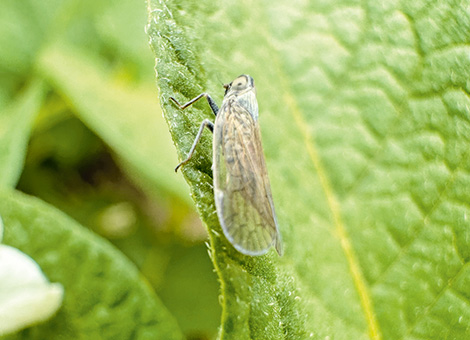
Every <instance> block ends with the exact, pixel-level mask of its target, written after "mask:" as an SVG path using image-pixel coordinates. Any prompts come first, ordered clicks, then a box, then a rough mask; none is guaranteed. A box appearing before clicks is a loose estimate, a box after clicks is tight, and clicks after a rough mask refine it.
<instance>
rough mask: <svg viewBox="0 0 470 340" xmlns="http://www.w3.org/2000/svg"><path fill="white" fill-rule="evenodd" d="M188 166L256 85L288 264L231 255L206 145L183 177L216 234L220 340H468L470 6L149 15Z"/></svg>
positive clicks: (180, 4)
mask: <svg viewBox="0 0 470 340" xmlns="http://www.w3.org/2000/svg"><path fill="white" fill-rule="evenodd" d="M148 3H149V25H148V28H147V31H148V33H149V36H150V43H151V46H152V48H153V49H154V52H155V54H156V56H157V73H158V85H159V88H160V101H161V104H162V105H163V109H164V115H165V118H166V119H167V122H168V124H169V127H170V132H171V134H172V138H173V140H174V142H175V144H176V147H177V150H178V153H179V156H180V158H183V157H185V156H186V154H187V152H188V150H189V148H190V146H191V144H192V142H193V139H194V137H195V134H196V132H197V129H198V126H199V124H200V122H201V121H202V120H203V119H204V118H210V119H213V118H214V117H213V116H212V115H211V113H210V110H209V107H208V105H207V103H203V102H201V103H198V104H196V105H194V106H193V107H191V108H188V109H187V110H185V111H184V112H181V111H179V110H177V109H176V108H175V106H174V105H172V104H171V103H170V102H169V100H168V97H169V96H175V97H176V98H177V99H178V100H179V101H180V102H185V101H187V100H189V99H191V98H193V97H195V96H196V95H198V94H200V93H201V92H208V93H210V94H211V95H213V97H214V98H215V99H216V101H218V102H219V104H220V103H221V100H222V96H223V89H222V88H221V86H220V82H230V81H231V80H232V79H234V78H235V77H236V76H238V75H239V74H242V73H248V74H250V75H251V76H253V77H254V79H255V82H256V84H257V93H258V101H259V106H260V125H261V129H262V135H263V144H264V148H265V154H266V159H267V163H268V169H269V174H270V178H271V184H272V189H273V196H274V201H275V205H276V208H277V211H278V219H279V223H280V227H281V233H282V236H283V239H284V243H285V256H284V257H283V258H277V257H276V256H275V255H273V251H271V252H270V253H269V254H268V255H267V256H264V257H260V258H249V257H244V256H242V255H240V254H238V253H237V252H236V251H235V250H233V248H232V247H231V246H230V245H229V244H228V242H227V241H226V239H225V237H224V236H223V234H222V232H221V229H220V227H219V225H218V221H217V217H216V214H215V207H214V204H213V194H212V173H211V168H210V167H211V136H210V134H209V133H204V137H203V140H202V143H200V144H199V145H198V148H197V151H196V153H195V155H194V157H193V159H192V161H191V162H190V163H188V164H187V165H185V167H184V169H183V174H184V176H185V178H186V180H187V182H188V183H189V185H190V187H191V191H192V195H193V197H194V199H195V202H196V206H197V207H198V210H199V212H200V214H201V216H202V219H203V220H204V222H205V223H206V224H207V225H208V228H209V230H210V235H211V252H212V259H213V262H214V265H215V267H216V270H217V272H218V275H219V277H220V281H221V289H222V301H223V314H222V328H221V332H220V338H221V339H279V338H285V339H299V338H301V339H303V338H306V337H308V336H312V337H315V338H318V339H324V338H331V339H374V340H377V339H410V340H411V339H444V338H446V339H466V338H469V337H470V326H469V325H470V285H469V284H468V283H469V282H470V271H469V266H468V262H469V259H470V252H469V250H468V249H470V228H468V216H470V199H469V195H468V188H470V176H469V173H470V161H469V160H470V157H469V156H470V112H469V111H470V109H469V108H470V96H469V92H470V82H469V81H468V79H470V58H469V57H468V56H469V55H470V14H469V13H470V12H469V11H468V5H467V4H466V3H465V2H464V1H458V0H457V1H450V0H449V1H440V2H425V1H420V0H418V1H413V2H402V3H396V2H380V1H379V2H377V1H370V2H357V1H352V0H351V1H348V0H346V1H341V3H338V2H309V1H307V2H301V1H297V2H288V3H287V2H285V1H269V2H268V1H257V2H252V1H237V2H231V1H222V2H216V3H214V2H211V1H198V2H193V1H163V0H160V1H159V0H149V2H148Z"/></svg>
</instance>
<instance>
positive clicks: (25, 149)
mask: <svg viewBox="0 0 470 340" xmlns="http://www.w3.org/2000/svg"><path fill="white" fill-rule="evenodd" d="M1 7H2V10H1V11H0V46H2V48H1V49H0V112H1V113H0V175H1V176H0V186H1V187H5V188H15V187H16V188H17V189H19V190H21V191H23V192H25V193H28V194H30V195H34V196H36V197H39V198H41V199H43V200H44V201H46V202H48V203H50V204H52V205H53V206H55V207H58V208H59V209H61V210H62V211H64V212H66V213H67V214H68V215H69V216H71V217H73V218H74V219H76V220H77V221H79V222H80V223H81V224H82V225H84V226H87V227H89V228H90V229H91V230H93V231H94V232H95V233H97V234H99V235H101V236H103V237H106V238H108V239H109V240H110V241H111V242H112V243H113V244H114V245H116V246H117V247H118V248H119V249H120V250H121V251H122V252H123V253H124V254H125V255H127V256H128V257H129V258H130V259H131V260H132V261H133V262H134V263H135V264H136V265H137V266H138V267H139V268H140V270H141V271H142V273H143V274H144V276H145V277H146V278H147V279H148V280H149V281H150V283H151V284H152V286H153V288H154V289H155V291H156V292H157V294H158V295H159V297H160V298H161V299H162V301H163V302H164V304H165V305H166V307H167V308H168V309H169V310H170V312H171V313H172V314H173V315H174V316H175V317H176V319H177V320H178V323H179V326H180V327H181V329H182V331H183V332H184V333H185V334H186V335H187V336H188V337H190V338H194V339H199V338H201V339H210V338H212V337H214V336H215V333H216V330H217V326H218V324H219V319H220V307H219V304H218V284H217V281H216V275H215V274H214V273H213V270H212V265H211V263H210V259H209V257H208V256H207V252H206V245H205V244H204V240H205V239H206V232H205V230H204V228H203V227H202V225H201V222H200V220H199V218H198V216H197V215H196V213H195V212H194V210H193V205H192V202H191V200H190V197H189V190H188V188H187V186H186V184H185V183H184V181H183V179H182V177H181V176H178V175H175V174H174V172H173V168H174V165H175V164H177V158H176V153H175V151H174V147H173V145H172V143H171V140H170V136H169V133H168V131H167V126H166V123H165V122H164V120H163V117H162V113H161V109H160V107H159V103H158V96H157V92H156V87H155V72H154V67H155V60H154V57H153V56H152V53H151V51H150V49H149V47H148V38H147V37H146V35H145V31H144V28H145V24H146V21H147V13H146V8H145V3H143V2H140V1H135V0H125V1H119V2H115V1H108V0H100V1H74V0H48V1H45V2H35V1H28V0H25V1H15V0H6V1H3V2H2V6H1ZM6 227H8V226H6ZM188 304H190V305H191V306H192V308H191V310H188Z"/></svg>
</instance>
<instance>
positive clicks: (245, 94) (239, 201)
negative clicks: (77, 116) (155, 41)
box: [170, 75, 282, 256]
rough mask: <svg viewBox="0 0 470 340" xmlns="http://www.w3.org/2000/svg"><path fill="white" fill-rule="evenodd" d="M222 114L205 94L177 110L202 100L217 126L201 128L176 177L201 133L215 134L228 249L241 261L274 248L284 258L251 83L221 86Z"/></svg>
mask: <svg viewBox="0 0 470 340" xmlns="http://www.w3.org/2000/svg"><path fill="white" fill-rule="evenodd" d="M224 88H225V95H224V100H223V102H222V106H221V107H220V109H219V108H218V107H217V104H216V103H215V102H214V100H213V99H212V98H211V97H210V96H209V94H207V93H201V94H200V95H199V96H197V97H195V98H194V99H192V100H190V101H189V102H187V103H186V104H183V105H180V104H179V103H178V101H176V99H174V98H173V97H170V99H171V100H172V101H173V102H174V103H175V104H176V105H177V106H178V107H179V108H180V109H181V110H183V109H185V108H187V107H188V106H190V105H192V104H194V103H195V102H196V101H198V100H199V99H201V98H206V99H207V101H208V102H209V106H210V107H211V109H212V112H213V113H214V115H215V123H212V122H211V121H209V120H208V119H205V120H204V121H203V122H202V123H201V126H200V128H199V131H198V133H197V136H196V139H195V140H194V142H193V145H192V147H191V149H190V150H189V154H188V157H187V158H186V159H185V160H183V161H182V162H181V163H179V164H178V165H177V167H176V168H175V171H178V169H179V168H180V167H181V166H183V165H184V164H186V163H188V162H189V160H190V159H191V157H192V156H193V154H194V150H195V149H196V146H197V144H198V142H199V140H200V139H201V136H202V133H203V131H204V128H208V129H209V130H210V131H211V132H212V133H213V136H214V138H213V165H212V170H213V177H214V198H215V206H216V209H217V216H218V218H219V221H220V224H221V226H222V230H223V231H224V234H225V236H226V237H227V239H228V240H229V241H230V243H231V244H232V245H233V246H234V247H235V249H237V250H238V251H239V252H241V253H242V254H245V255H251V256H256V255H263V254H265V253H266V252H267V251H268V250H269V248H270V247H271V246H272V245H274V247H275V249H276V251H277V252H278V254H279V255H282V242H281V235H280V233H279V226H278V223H277V218H276V213H275V211H274V204H273V198H272V194H271V186H270V184H269V178H268V173H267V169H266V162H265V160H264V155H263V147H262V145H261V133H260V128H259V124H258V102H257V100H256V89H255V84H254V80H253V78H252V77H250V76H249V75H241V76H239V77H238V78H236V79H235V80H234V81H232V82H231V83H230V84H226V85H224Z"/></svg>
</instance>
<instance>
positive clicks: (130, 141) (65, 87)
mask: <svg viewBox="0 0 470 340" xmlns="http://www.w3.org/2000/svg"><path fill="white" fill-rule="evenodd" d="M38 69H39V70H40V73H41V74H42V75H43V76H44V77H45V78H46V79H47V80H48V81H50V82H51V83H52V85H53V87H54V88H55V89H56V90H57V91H58V92H60V93H61V94H62V95H63V96H64V97H65V98H67V99H68V100H69V101H70V102H71V104H72V106H73V108H74V111H75V112H76V114H77V115H78V117H79V118H80V119H81V120H82V121H83V122H84V123H85V124H86V125H88V127H89V128H90V129H92V130H93V131H94V132H95V133H96V134H97V135H99V136H100V137H101V138H102V139H103V140H104V141H105V142H106V143H107V144H108V145H109V146H110V147H111V148H112V149H113V151H114V152H115V153H116V154H117V155H118V156H119V158H120V160H121V161H122V162H123V163H124V164H125V168H126V169H127V170H128V172H129V174H130V175H131V176H132V177H133V178H134V179H135V180H137V181H138V182H139V184H141V185H142V187H143V188H144V189H146V190H147V191H148V192H150V193H153V194H154V195H155V193H158V192H160V191H161V188H163V189H164V190H165V191H167V192H168V193H170V194H172V195H174V196H176V197H179V198H180V199H181V200H182V201H183V202H185V201H189V199H188V195H187V188H186V187H185V186H184V183H183V181H182V180H181V178H178V176H175V174H174V171H173V165H176V164H177V163H178V162H177V159H176V157H175V155H174V153H173V152H172V146H171V143H170V140H169V138H168V132H167V130H166V127H165V123H164V121H163V118H162V115H161V112H160V110H159V108H158V105H157V103H158V101H157V99H156V95H155V93H154V90H153V87H154V85H153V84H146V85H147V87H146V88H143V87H142V88H131V87H130V86H125V85H123V84H120V83H117V82H116V81H114V82H113V81H112V79H110V75H109V74H107V73H106V70H105V66H104V65H103V63H101V62H100V61H99V59H97V58H93V57H91V56H87V55H86V54H84V53H83V52H82V51H81V50H78V49H74V48H71V47H66V46H64V45H53V46H50V47H49V48H46V49H45V50H44V51H43V53H42V55H41V56H40V57H39V61H38Z"/></svg>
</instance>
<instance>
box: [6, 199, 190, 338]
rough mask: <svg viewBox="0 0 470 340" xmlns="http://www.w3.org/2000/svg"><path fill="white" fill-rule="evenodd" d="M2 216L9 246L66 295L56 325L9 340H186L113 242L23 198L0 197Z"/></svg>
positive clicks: (32, 329)
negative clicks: (34, 265)
mask: <svg viewBox="0 0 470 340" xmlns="http://www.w3.org/2000/svg"><path fill="white" fill-rule="evenodd" d="M0 215H1V216H2V219H3V221H4V228H5V230H4V232H5V234H4V241H3V243H4V244H7V245H10V246H12V247H15V248H18V249H19V250H21V251H23V252H24V253H26V254H28V255H29V256H31V257H32V258H33V259H34V260H35V261H36V262H37V263H38V265H39V266H40V267H41V269H42V270H43V271H44V273H45V275H46V276H47V277H48V279H49V280H50V281H51V282H58V283H61V284H62V285H63V286H64V290H65V299H64V302H63V306H62V308H61V309H60V310H59V312H58V313H57V315H56V316H55V317H54V318H53V319H51V320H50V321H49V322H47V323H45V324H42V325H38V326H34V327H32V328H29V329H27V330H25V331H22V332H20V333H18V334H16V335H13V336H9V337H6V339H47V338H49V339H51V338H54V339H79V338H83V339H85V338H86V339H128V338H130V337H133V338H136V339H165V340H166V339H180V338H182V336H181V334H180V332H179V330H178V328H177V326H176V323H175V321H174V320H173V318H172V317H171V316H170V315H169V314H168V312H167V310H166V309H165V308H164V307H163V305H162V304H161V302H160V301H159V300H158V298H157V297H156V296H155V294H154V293H153V292H152V290H151V289H150V287H149V285H148V283H147V282H146V281H145V280H144V279H143V277H142V276H141V275H140V273H139V272H138V271H137V269H136V268H135V267H134V265H133V264H131V263H130V261H129V260H128V259H127V258H125V257H124V256H123V255H122V254H121V253H119V252H118V251H117V250H116V249H115V248H114V247H113V246H111V245H110V244H109V243H108V242H106V241H105V240H103V239H100V238H98V237H96V236H95V235H93V234H92V233H90V232H89V231H87V230H86V229H85V228H84V227H82V226H80V225H78V224H77V223H76V222H74V221H73V220H71V219H70V218H69V217H67V216H66V215H64V214H63V213H61V212H59V211H58V210H56V209H55V208H53V207H51V206H49V205H47V204H45V203H43V202H42V201H40V200H38V199H35V198H31V197H28V196H26V195H24V194H20V193H18V192H14V191H2V192H0ZM46 235H47V236H46Z"/></svg>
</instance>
